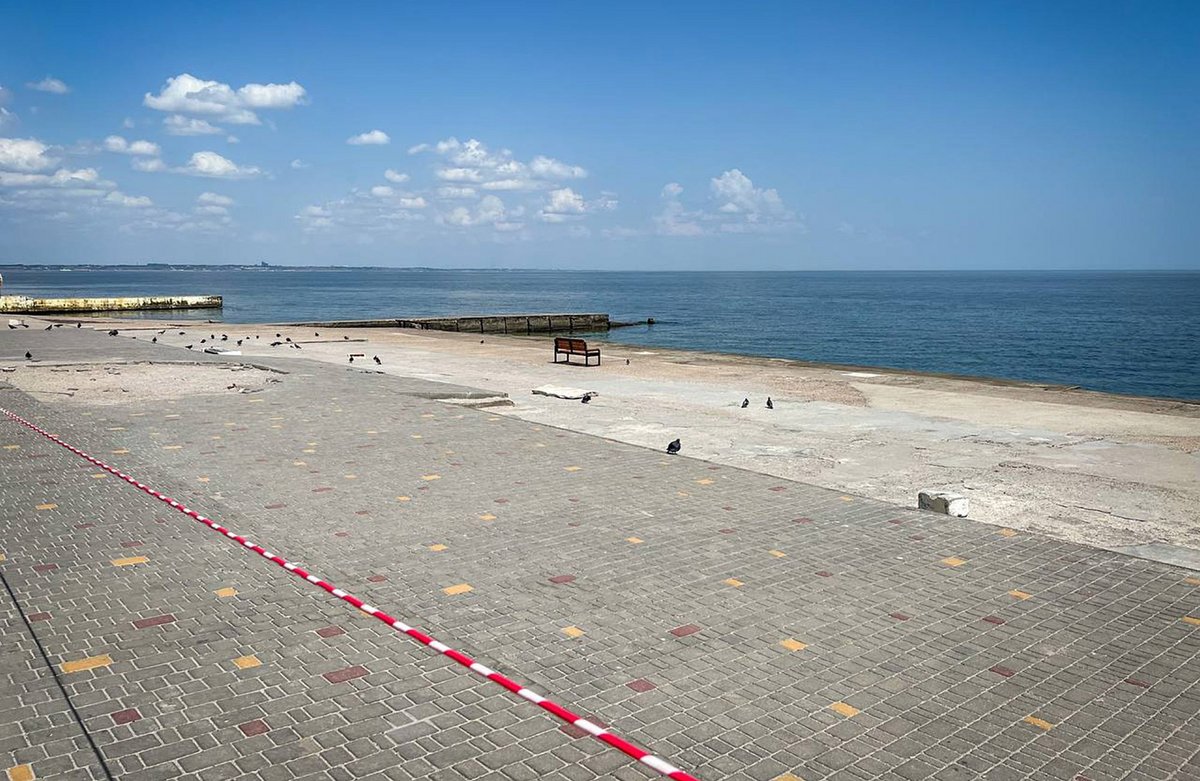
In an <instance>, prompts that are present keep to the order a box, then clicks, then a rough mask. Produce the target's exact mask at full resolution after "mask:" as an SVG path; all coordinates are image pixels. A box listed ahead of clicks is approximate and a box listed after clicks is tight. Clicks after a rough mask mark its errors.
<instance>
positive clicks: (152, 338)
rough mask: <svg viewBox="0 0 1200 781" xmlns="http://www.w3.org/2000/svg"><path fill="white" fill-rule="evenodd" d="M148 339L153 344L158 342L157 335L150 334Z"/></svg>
mask: <svg viewBox="0 0 1200 781" xmlns="http://www.w3.org/2000/svg"><path fill="white" fill-rule="evenodd" d="M150 341H151V342H152V343H153V344H158V337H157V336H151V337H150Z"/></svg>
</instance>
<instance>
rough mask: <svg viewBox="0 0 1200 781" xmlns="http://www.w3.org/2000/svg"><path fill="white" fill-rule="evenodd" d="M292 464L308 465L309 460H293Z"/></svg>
mask: <svg viewBox="0 0 1200 781" xmlns="http://www.w3.org/2000/svg"><path fill="white" fill-rule="evenodd" d="M292 466H308V462H307V461H293V462H292Z"/></svg>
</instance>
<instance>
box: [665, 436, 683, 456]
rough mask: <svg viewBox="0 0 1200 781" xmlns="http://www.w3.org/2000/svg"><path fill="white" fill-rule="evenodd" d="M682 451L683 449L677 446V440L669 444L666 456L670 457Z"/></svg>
mask: <svg viewBox="0 0 1200 781" xmlns="http://www.w3.org/2000/svg"><path fill="white" fill-rule="evenodd" d="M682 449H683V445H681V444H679V440H678V439H677V440H675V441H674V442H672V443H671V444H669V445H667V455H671V456H673V455H676V454H678V453H679V451H680V450H682Z"/></svg>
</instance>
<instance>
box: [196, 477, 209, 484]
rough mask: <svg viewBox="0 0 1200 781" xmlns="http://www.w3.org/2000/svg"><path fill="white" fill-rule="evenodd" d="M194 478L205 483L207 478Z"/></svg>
mask: <svg viewBox="0 0 1200 781" xmlns="http://www.w3.org/2000/svg"><path fill="white" fill-rule="evenodd" d="M196 479H197V480H198V481H200V482H201V483H207V482H208V480H209V479H208V478H207V477H197V478H196Z"/></svg>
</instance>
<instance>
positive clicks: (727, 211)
mask: <svg viewBox="0 0 1200 781" xmlns="http://www.w3.org/2000/svg"><path fill="white" fill-rule="evenodd" d="M682 194H683V187H682V186H680V185H679V184H678V183H676V182H671V183H669V184H667V185H666V186H665V187H663V190H662V199H663V209H662V211H661V212H660V213H659V214H658V215H657V216H656V217H655V218H654V222H655V225H656V227H657V229H658V232H659V233H662V234H665V235H668V236H699V235H704V234H709V233H716V232H720V233H752V232H764V231H772V230H782V229H786V228H791V227H796V226H799V227H801V228H802V227H803V226H802V225H800V224H799V223H798V222H797V221H796V217H795V215H794V214H793V213H792V212H791V211H789V210H788V208H787V207H786V206H785V205H784V203H783V199H782V198H780V196H779V192H778V191H776V190H774V189H769V188H762V187H756V186H755V185H754V182H753V181H751V180H750V177H748V176H746V175H745V174H744V173H742V172H741V171H740V170H738V169H737V168H731V169H729V170H728V171H725V172H724V173H722V174H721V175H720V176H716V177H713V178H712V179H710V180H709V198H710V200H709V204H708V205H707V206H705V207H697V208H692V209H688V208H686V207H685V206H684V204H683V203H682V201H681V200H680V196H681V195H682Z"/></svg>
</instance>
